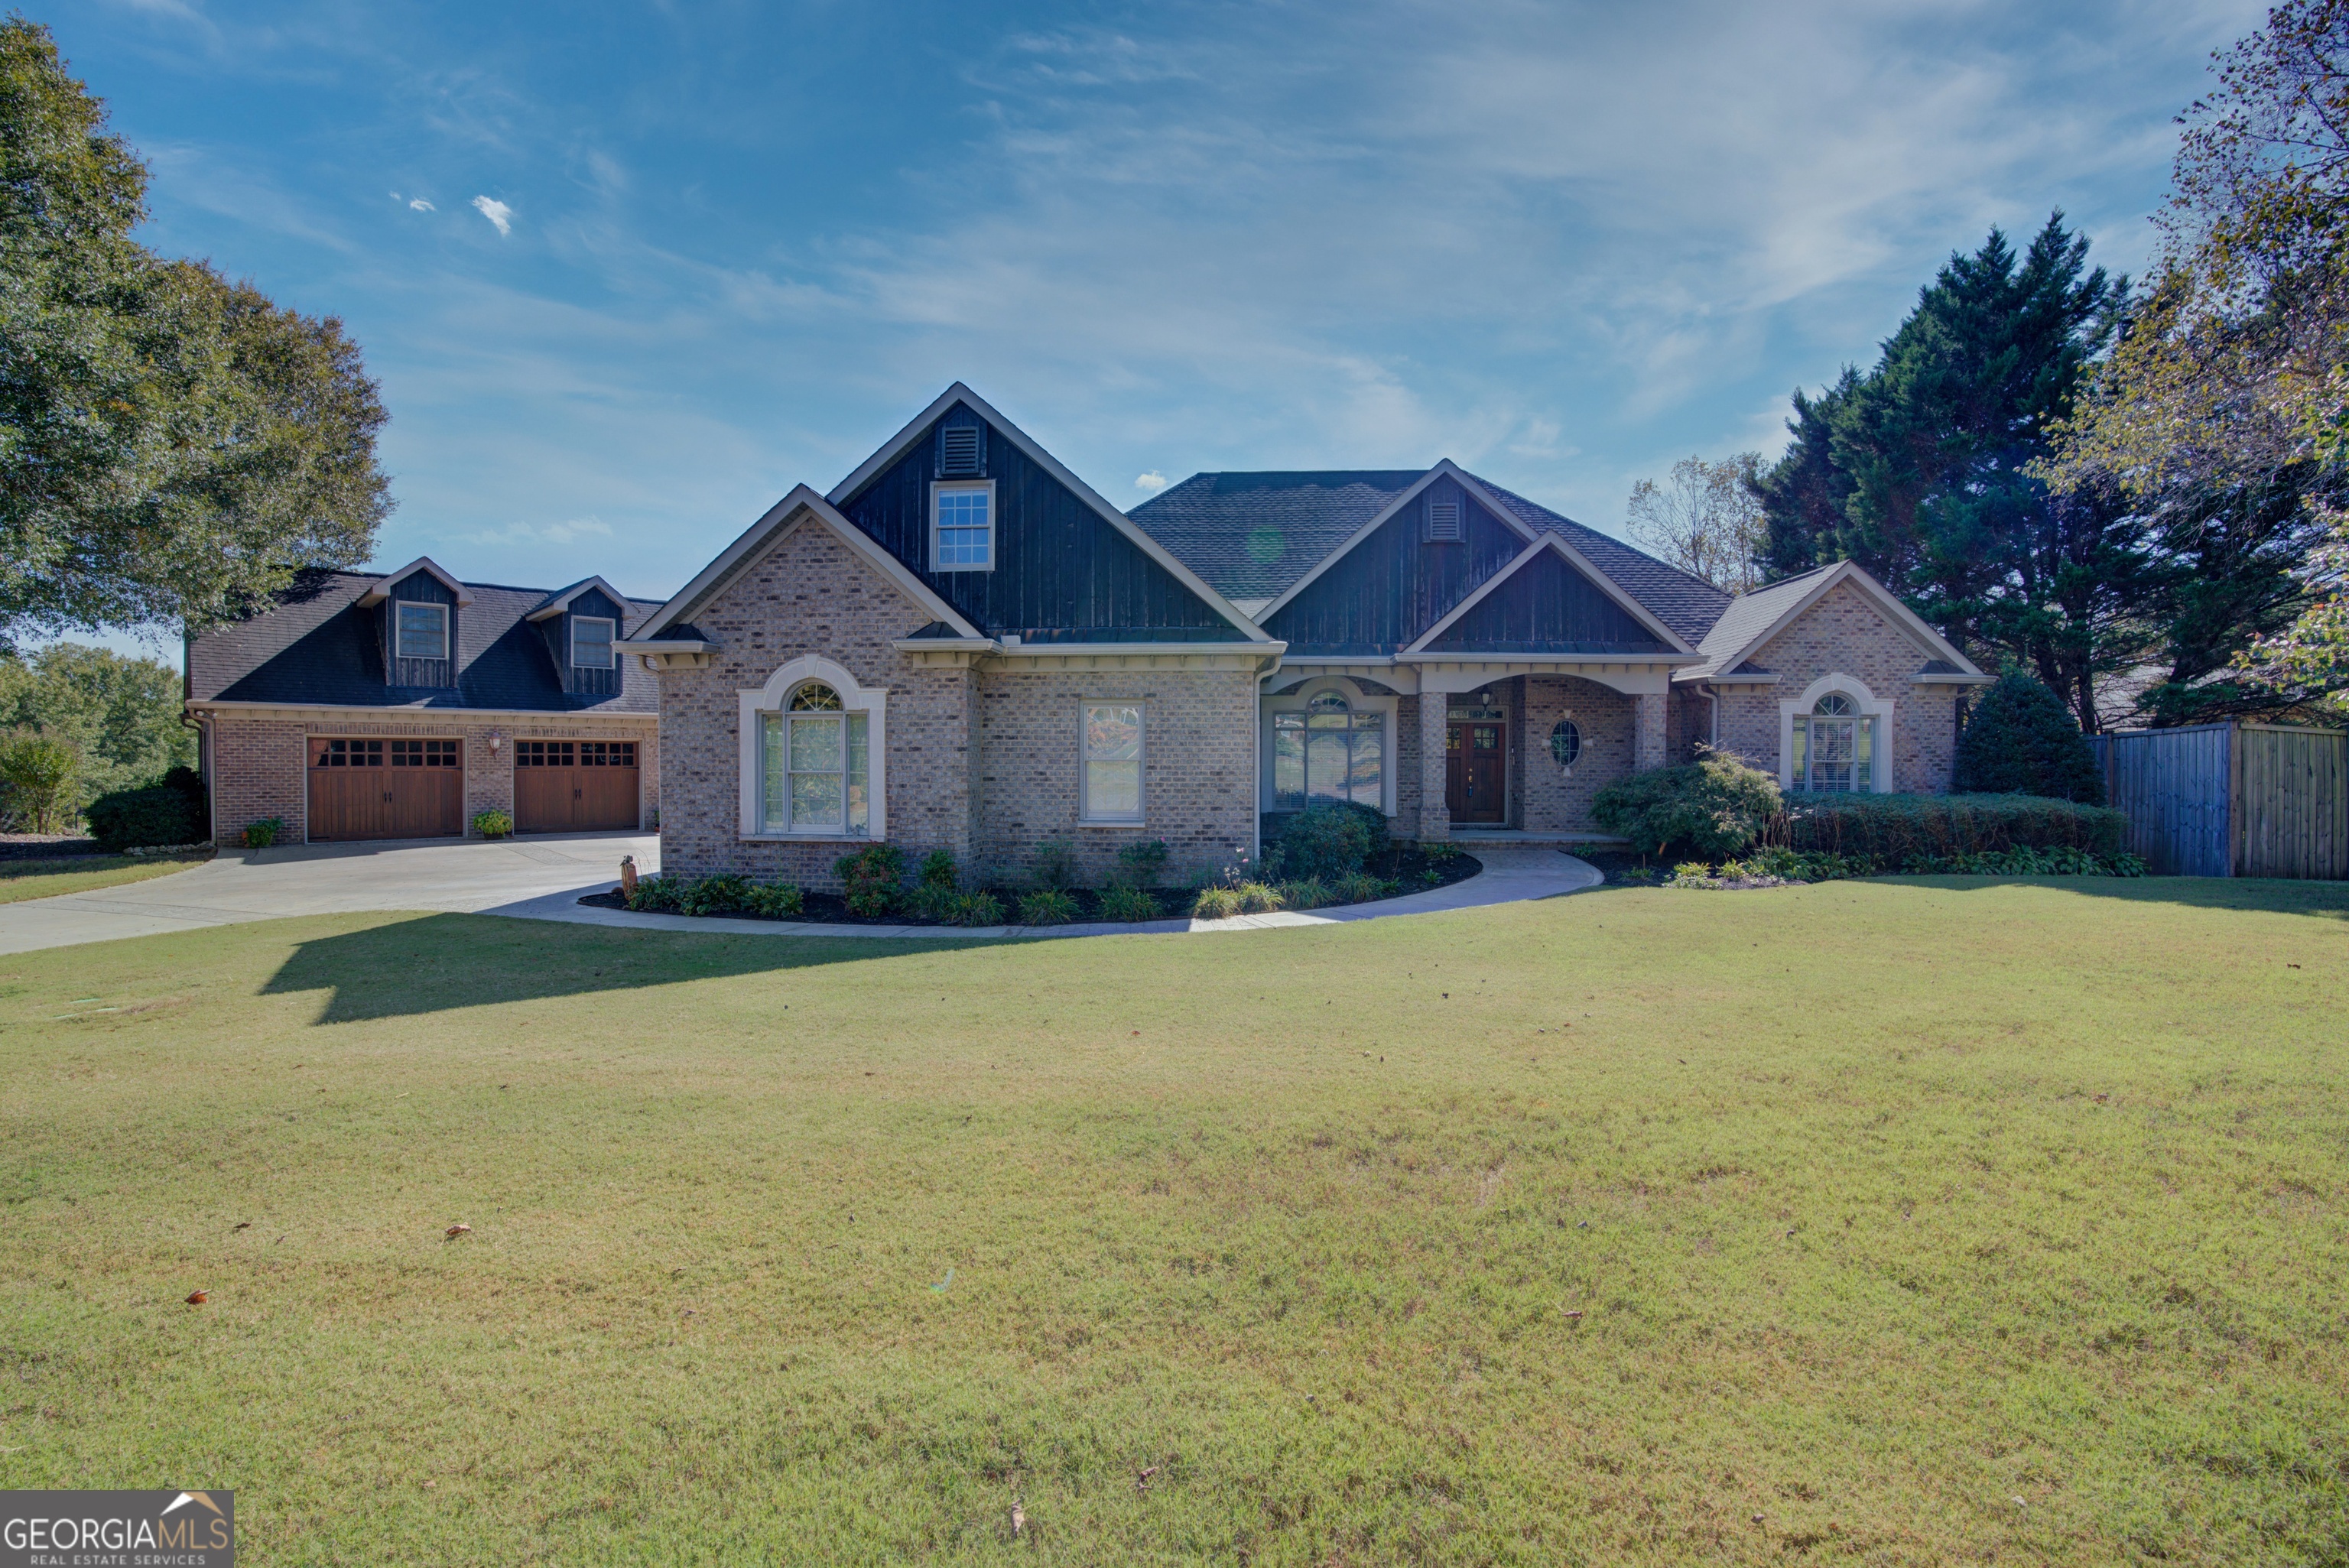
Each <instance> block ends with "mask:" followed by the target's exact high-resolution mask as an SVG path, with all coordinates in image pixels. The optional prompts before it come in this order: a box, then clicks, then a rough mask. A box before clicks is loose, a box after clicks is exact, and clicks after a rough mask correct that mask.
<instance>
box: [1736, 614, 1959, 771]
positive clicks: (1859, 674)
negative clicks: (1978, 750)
mask: <svg viewBox="0 0 2349 1568" xmlns="http://www.w3.org/2000/svg"><path fill="white" fill-rule="evenodd" d="M1929 657H1930V655H1928V654H1927V653H1926V652H1925V650H1924V649H1922V648H1920V647H1919V646H1918V645H1917V643H1916V641H1915V640H1914V639H1913V638H1911V637H1910V636H1909V634H1907V633H1906V632H1904V631H1902V630H1900V629H1899V627H1898V626H1897V625H1895V624H1893V622H1892V621H1891V620H1889V618H1888V617H1887V616H1886V615H1885V614H1884V613H1883V612H1882V611H1881V610H1879V609H1878V607H1877V606H1876V604H1875V603H1874V602H1873V601H1871V600H1870V599H1869V598H1868V595H1866V594H1864V593H1861V592H1860V591H1859V590H1858V589H1857V588H1855V587H1853V586H1852V585H1851V584H1850V583H1837V585H1836V586H1835V587H1834V588H1833V589H1832V590H1830V591H1829V592H1828V593H1827V594H1826V597H1824V598H1822V599H1821V600H1820V601H1819V602H1818V603H1816V604H1814V605H1812V606H1811V607H1810V609H1808V610H1807V611H1806V612H1804V614H1803V616H1802V618H1801V619H1800V620H1798V621H1796V622H1795V624H1793V625H1791V626H1789V627H1787V628H1786V629H1785V631H1783V632H1781V633H1779V634H1777V635H1776V636H1775V637H1773V638H1772V639H1771V640H1770V641H1769V642H1768V643H1766V644H1764V645H1763V646H1762V648H1761V649H1760V650H1759V651H1757V652H1756V653H1755V654H1754V656H1753V662H1754V664H1757V665H1761V666H1762V667H1763V668H1764V669H1767V670H1771V671H1775V673H1776V674H1777V676H1778V684H1777V686H1775V687H1768V688H1762V689H1758V690H1755V691H1751V692H1730V693H1724V694H1723V696H1722V699H1721V744H1722V749H1723V750H1724V751H1734V752H1736V753H1737V754H1738V755H1739V756H1741V757H1743V758H1745V759H1746V760H1747V761H1749V762H1751V763H1753V764H1754V766H1755V767H1757V768H1762V769H1767V770H1768V771H1770V772H1772V773H1775V772H1777V770H1778V764H1779V757H1778V704H1779V703H1780V701H1782V700H1786V701H1791V700H1794V699H1795V698H1798V697H1800V696H1802V695H1803V692H1804V690H1805V688H1806V687H1807V686H1810V684H1811V683H1812V682H1813V681H1815V680H1816V679H1818V678H1819V677H1820V676H1825V675H1843V676H1850V677H1851V678H1853V679H1854V680H1857V681H1858V682H1859V683H1860V684H1861V685H1863V686H1866V687H1867V688H1868V692H1869V694H1870V695H1871V696H1874V697H1876V698H1877V699H1878V701H1882V700H1885V699H1887V698H1889V699H1890V700H1891V702H1892V703H1893V709H1892V730H1893V734H1892V787H1893V788H1894V789H1898V790H1904V791H1916V792H1920V793H1938V792H1940V791H1941V790H1944V789H1948V788H1949V787H1950V769H1951V760H1952V755H1953V751H1954V748H1955V742H1956V722H1957V703H1958V697H1959V694H1960V693H1961V691H1962V690H1963V689H1964V688H1962V687H1958V686H1920V685H1916V684H1913V682H1914V677H1915V676H1916V674H1917V671H1918V670H1919V669H1920V668H1921V667H1922V666H1923V665H1924V663H1925V661H1926V660H1927V658H1929Z"/></svg>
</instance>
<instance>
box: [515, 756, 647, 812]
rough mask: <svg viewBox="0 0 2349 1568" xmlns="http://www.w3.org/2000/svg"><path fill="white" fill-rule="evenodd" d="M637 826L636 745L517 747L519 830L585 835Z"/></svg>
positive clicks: (516, 783) (516, 778)
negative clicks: (596, 831)
mask: <svg viewBox="0 0 2349 1568" xmlns="http://www.w3.org/2000/svg"><path fill="white" fill-rule="evenodd" d="M609 828H622V829H627V830H634V829H635V828H636V742H635V741H633V740H523V741H517V742H515V744H514V830H515V831H517V832H523V833H585V832H592V831H595V830H598V829H609Z"/></svg>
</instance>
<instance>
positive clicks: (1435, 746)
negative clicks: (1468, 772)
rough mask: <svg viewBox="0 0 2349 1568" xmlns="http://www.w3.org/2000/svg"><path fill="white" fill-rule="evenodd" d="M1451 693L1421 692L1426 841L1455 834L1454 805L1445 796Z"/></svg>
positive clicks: (1421, 784) (1422, 814) (1421, 791)
mask: <svg viewBox="0 0 2349 1568" xmlns="http://www.w3.org/2000/svg"><path fill="white" fill-rule="evenodd" d="M1451 706H1452V698H1451V696H1450V695H1449V694H1448V693H1444V692H1440V691H1430V690H1428V689H1427V688H1426V687H1425V686H1421V687H1420V692H1419V836H1420V838H1421V839H1423V840H1425V841H1440V840H1445V839H1449V838H1451V837H1452V808H1451V806H1450V805H1449V804H1448V803H1447V802H1446V801H1445V799H1444V777H1445V774H1446V772H1447V771H1448V769H1446V766H1445V760H1444V735H1445V728H1444V720H1445V718H1446V717H1447V716H1448V714H1449V713H1450V711H1451Z"/></svg>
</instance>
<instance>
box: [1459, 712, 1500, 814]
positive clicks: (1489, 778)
mask: <svg viewBox="0 0 2349 1568" xmlns="http://www.w3.org/2000/svg"><path fill="white" fill-rule="evenodd" d="M1506 733H1507V732H1506V729H1505V728H1504V727H1503V726H1502V724H1501V722H1500V721H1499V720H1497V719H1476V720H1474V721H1472V722H1470V723H1466V724H1454V725H1451V726H1449V727H1447V729H1446V731H1445V738H1444V809H1445V810H1448V811H1450V812H1451V813H1452V820H1454V821H1455V822H1488V823H1501V822H1506V821H1507V820H1509V801H1508V788H1509V750H1508V741H1507V739H1506Z"/></svg>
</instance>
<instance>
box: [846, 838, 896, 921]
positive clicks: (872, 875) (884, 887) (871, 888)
mask: <svg viewBox="0 0 2349 1568" xmlns="http://www.w3.org/2000/svg"><path fill="white" fill-rule="evenodd" d="M832 870H833V875H835V876H837V877H839V878H840V881H841V890H842V895H843V897H844V898H845V899H846V901H847V903H848V913H851V914H854V915H862V916H863V917H864V918H865V919H867V920H873V919H876V918H878V917H879V916H881V915H885V914H886V913H889V906H890V905H891V904H894V903H896V902H897V896H898V895H897V889H898V884H899V883H901V882H904V881H905V851H903V850H900V849H899V848H898V847H897V846H896V845H895V844H868V845H866V846H865V847H864V849H861V850H859V851H856V852H855V853H854V854H853V855H843V856H841V857H840V859H838V860H837V861H833V865H832Z"/></svg>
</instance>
